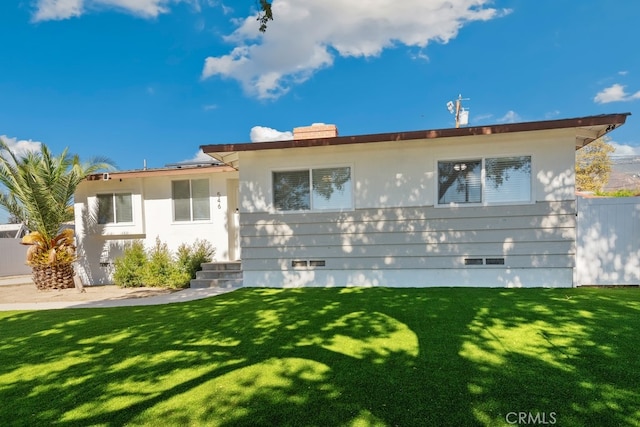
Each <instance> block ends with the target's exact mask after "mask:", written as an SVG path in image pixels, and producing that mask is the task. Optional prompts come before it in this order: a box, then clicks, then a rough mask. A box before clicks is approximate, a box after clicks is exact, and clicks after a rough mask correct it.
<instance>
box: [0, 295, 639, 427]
mask: <svg viewBox="0 0 640 427" xmlns="http://www.w3.org/2000/svg"><path fill="white" fill-rule="evenodd" d="M0 333H1V334H2V335H1V337H2V338H1V340H0V402H1V405H0V425H2V426H8V425H25V426H27V425H28V426H44V425H52V424H55V425H59V426H71V425H78V426H87V425H104V426H117V425H150V426H151V425H152V426H160V425H162V426H164V425H185V426H186V425H193V426H200V425H205V426H256V425H273V426H341V425H345V426H358V427H359V426H430V425H432V426H474V425H478V426H494V425H495V426H499V425H510V424H509V423H510V422H513V421H517V420H518V417H519V416H522V414H524V416H525V417H528V418H526V421H528V422H529V424H531V421H536V422H538V424H544V423H546V424H556V425H559V426H616V425H620V426H638V425H640V291H638V290H637V289H562V290H561V289H469V288H464V289H456V288H446V289H445V288H431V289H387V288H370V289H362V288H331V289H318V288H308V289H299V290H274V289H242V290H239V291H236V292H233V293H230V294H226V295H222V296H219V297H215V298H209V299H206V300H200V301H194V302H188V303H181V304H172V305H164V306H147V307H121V308H108V309H65V310H50V311H29V312H4V313H0ZM520 413H522V414H520ZM543 421H544V423H543Z"/></svg>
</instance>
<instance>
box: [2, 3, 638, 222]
mask: <svg viewBox="0 0 640 427" xmlns="http://www.w3.org/2000/svg"><path fill="white" fill-rule="evenodd" d="M257 3H258V2H257V1H255V0H235V1H227V2H224V1H219V0H2V1H0V16H1V17H2V25H0V40H2V42H1V43H0V57H1V58H2V65H1V66H0V138H2V139H3V140H4V141H5V142H6V143H7V144H8V145H9V146H10V147H11V148H12V149H13V150H14V151H16V152H17V153H20V152H24V150H38V149H39V148H40V147H41V144H45V145H46V146H48V147H49V149H50V150H51V151H52V152H53V153H54V154H59V153H61V152H62V151H63V150H64V149H65V148H68V149H69V152H71V153H74V154H78V155H79V156H80V158H81V159H83V160H89V159H91V158H92V157H94V156H105V157H108V158H110V159H112V161H113V162H114V163H115V164H116V165H117V168H118V169H120V170H130V169H140V168H142V167H143V166H144V165H145V164H146V165H147V167H149V168H154V167H163V166H165V165H168V164H175V163H178V162H183V161H197V160H199V159H202V158H203V157H202V156H203V155H202V153H199V147H200V146H201V145H206V144H224V143H237V142H250V141H268V140H278V139H291V137H292V136H291V135H292V134H291V132H292V130H293V128H294V127H299V126H308V125H311V124H313V123H330V124H335V125H336V126H337V127H338V132H339V134H340V135H341V136H347V135H358V134H371V133H382V132H396V131H411V130H424V129H440V128H450V127H454V126H455V118H454V117H453V115H452V114H450V113H449V111H448V110H447V107H446V104H447V102H448V101H455V99H456V98H458V97H459V96H462V98H464V99H465V101H463V105H464V106H465V108H467V109H468V111H469V125H471V126H476V125H488V124H499V123H511V122H522V121H537V120H549V119H562V118H572V117H582V116H588V115H595V114H609V113H625V112H631V113H632V115H631V116H630V117H628V119H627V123H626V124H625V125H624V126H622V127H621V128H619V129H617V130H616V131H615V132H613V133H612V134H611V135H610V136H611V137H612V140H613V141H612V142H613V143H614V145H615V146H616V152H615V154H616V155H632V154H640V128H639V125H638V123H640V121H639V118H638V116H637V115H633V113H635V111H637V109H638V106H640V55H638V54H637V49H638V48H637V43H638V41H639V40H640V25H639V23H638V19H639V18H640V2H639V1H638V0H617V1H615V2H604V1H601V0H581V1H568V0H536V1H531V0H495V1H489V0H402V1H398V0H377V1H375V2H374V1H365V0H361V1H350V2H346V1H344V0H324V1H322V2H320V1H313V0H274V1H273V13H274V20H273V21H272V22H270V23H269V25H268V28H267V31H266V32H265V33H261V32H259V31H258V28H259V23H258V22H257V20H256V17H257V9H256V5H257ZM638 114H639V115H640V113H638ZM3 219H4V218H3V215H2V213H0V221H2V220H3Z"/></svg>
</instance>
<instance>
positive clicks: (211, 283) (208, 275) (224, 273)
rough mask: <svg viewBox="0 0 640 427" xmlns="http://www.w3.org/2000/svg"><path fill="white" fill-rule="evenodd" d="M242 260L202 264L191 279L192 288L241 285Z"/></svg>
mask: <svg viewBox="0 0 640 427" xmlns="http://www.w3.org/2000/svg"><path fill="white" fill-rule="evenodd" d="M242 283H243V281H242V262H240V261H224V262H207V263H204V264H202V270H200V271H198V272H197V273H196V278H195V279H192V280H191V287H192V288H235V287H238V286H242Z"/></svg>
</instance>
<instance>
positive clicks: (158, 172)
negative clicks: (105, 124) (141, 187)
mask: <svg viewBox="0 0 640 427" xmlns="http://www.w3.org/2000/svg"><path fill="white" fill-rule="evenodd" d="M233 170H235V169H233V168H231V167H229V166H226V165H223V164H220V163H218V162H216V161H215V160H213V159H212V160H211V163H176V164H175V165H171V166H168V167H164V168H153V169H134V170H127V171H109V172H104V173H102V172H101V173H95V174H91V175H89V176H87V181H107V180H109V179H114V178H119V179H124V178H141V177H152V176H175V175H188V174H195V173H211V172H230V171H233Z"/></svg>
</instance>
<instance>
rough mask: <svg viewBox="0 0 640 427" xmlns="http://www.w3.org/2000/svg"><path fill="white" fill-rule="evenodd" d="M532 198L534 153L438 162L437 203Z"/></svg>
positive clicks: (518, 200) (513, 201) (516, 200)
mask: <svg viewBox="0 0 640 427" xmlns="http://www.w3.org/2000/svg"><path fill="white" fill-rule="evenodd" d="M530 200H531V156H515V157H495V158H486V159H468V160H455V161H441V162H438V204H449V203H456V204H465V203H476V204H477V203H487V204H491V203H519V202H529V201H530Z"/></svg>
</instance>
